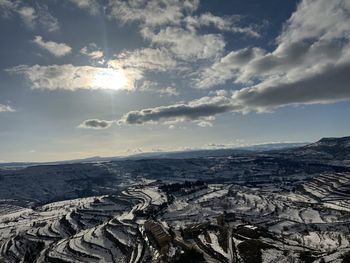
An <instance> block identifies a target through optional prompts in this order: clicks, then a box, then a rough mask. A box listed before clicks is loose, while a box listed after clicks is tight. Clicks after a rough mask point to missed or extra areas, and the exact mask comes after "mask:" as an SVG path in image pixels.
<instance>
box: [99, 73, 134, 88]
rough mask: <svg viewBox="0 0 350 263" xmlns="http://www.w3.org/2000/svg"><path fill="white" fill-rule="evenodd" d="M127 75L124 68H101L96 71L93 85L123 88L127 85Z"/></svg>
mask: <svg viewBox="0 0 350 263" xmlns="http://www.w3.org/2000/svg"><path fill="white" fill-rule="evenodd" d="M127 83H128V80H127V77H126V76H125V74H124V72H123V71H122V70H115V69H112V68H104V69H100V70H98V71H97V72H96V73H95V76H94V83H93V86H96V87H100V88H102V89H111V90H121V89H125V88H126V87H127Z"/></svg>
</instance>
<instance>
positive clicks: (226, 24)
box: [184, 12, 260, 37]
mask: <svg viewBox="0 0 350 263" xmlns="http://www.w3.org/2000/svg"><path fill="white" fill-rule="evenodd" d="M240 19H241V17H240V16H235V15H233V16H229V17H220V16H216V15H213V14H212V13H209V12H207V13H204V14H201V15H199V16H187V17H186V18H185V19H184V20H185V22H186V27H188V28H200V27H203V26H206V27H209V26H213V27H216V28H217V29H219V30H222V31H229V32H232V33H240V34H245V35H247V36H251V37H260V34H259V33H258V32H257V30H256V29H254V27H253V26H240V25H239V24H238V22H239V21H240Z"/></svg>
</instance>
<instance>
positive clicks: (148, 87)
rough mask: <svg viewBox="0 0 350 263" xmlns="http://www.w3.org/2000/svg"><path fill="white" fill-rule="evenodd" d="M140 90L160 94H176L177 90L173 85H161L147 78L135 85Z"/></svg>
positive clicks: (177, 93)
mask: <svg viewBox="0 0 350 263" xmlns="http://www.w3.org/2000/svg"><path fill="white" fill-rule="evenodd" d="M137 89H138V90H140V91H151V92H155V93H158V94H160V95H161V96H164V95H165V96H178V95H179V92H178V91H177V90H176V88H175V87H171V86H167V87H162V86H161V85H160V84H159V83H157V82H154V81H149V80H144V81H143V82H142V84H141V85H140V86H139V87H137Z"/></svg>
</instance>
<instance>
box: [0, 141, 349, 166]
mask: <svg viewBox="0 0 350 263" xmlns="http://www.w3.org/2000/svg"><path fill="white" fill-rule="evenodd" d="M263 152H271V153H284V154H293V155H296V156H303V157H305V156H309V157H317V158H326V159H337V160H350V136H348V137H341V138H322V139H321V140H319V141H317V142H314V143H270V144H260V145H252V146H246V147H238V148H221V149H198V150H187V151H174V152H148V153H139V154H134V155H129V156H120V157H118V156H117V157H99V156H95V157H90V158H85V159H77V160H67V161H57V162H45V163H34V162H13V163H0V167H19V166H32V165H44V164H51V165H52V164H68V163H93V162H109V161H118V160H140V159H162V158H171V159H182V158H202V157H220V156H230V155H241V154H252V153H263Z"/></svg>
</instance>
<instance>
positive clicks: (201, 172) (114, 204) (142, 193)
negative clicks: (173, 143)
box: [0, 141, 350, 263]
mask: <svg viewBox="0 0 350 263" xmlns="http://www.w3.org/2000/svg"><path fill="white" fill-rule="evenodd" d="M327 144H328V141H327ZM336 146H337V145H336ZM310 147H312V146H310ZM300 151H301V150H300ZM0 174H1V177H0V178H1V184H0V189H1V191H0V196H1V199H0V259H1V260H0V261H3V262H53V263H67V262H71V263H72V262H135V263H136V262H189V261H190V260H192V259H195V261H194V262H225V263H226V262H227V263H231V262H234V263H236V262H242V263H244V262H276V263H277V262H318V263H321V262H334V263H335V262H339V263H340V262H348V261H347V257H349V255H350V233H349V232H350V231H349V229H350V168H349V166H348V161H347V160H340V159H337V160H336V161H335V159H331V160H328V159H324V158H321V159H318V160H315V155H314V154H312V156H311V157H310V155H309V156H307V157H305V158H304V157H301V155H300V154H296V155H295V156H294V155H293V154H291V152H290V151H289V152H287V153H286V151H281V152H276V151H274V152H267V153H260V152H259V153H256V154H250V155H246V154H244V155H242V156H239V155H234V156H227V157H206V158H194V159H147V160H126V161H114V162H106V163H95V164H92V163H90V164H65V165H62V167H60V165H54V166H35V167H27V168H15V169H14V168H13V167H11V168H10V169H3V170H1V171H0Z"/></svg>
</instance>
